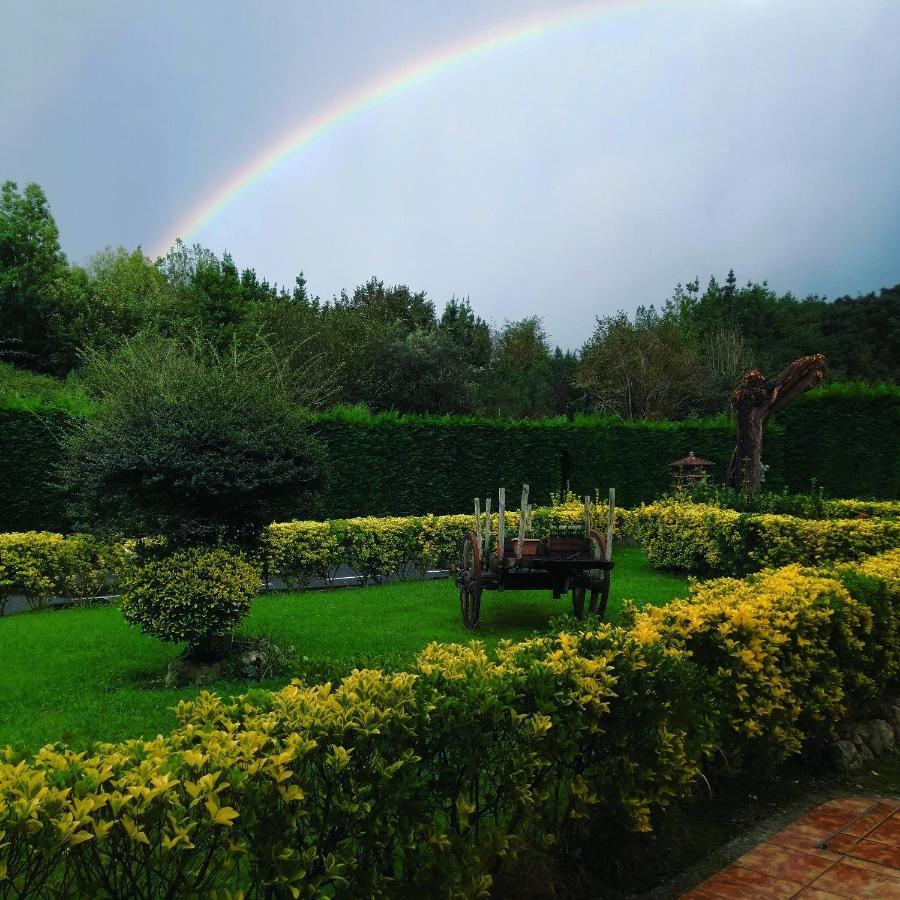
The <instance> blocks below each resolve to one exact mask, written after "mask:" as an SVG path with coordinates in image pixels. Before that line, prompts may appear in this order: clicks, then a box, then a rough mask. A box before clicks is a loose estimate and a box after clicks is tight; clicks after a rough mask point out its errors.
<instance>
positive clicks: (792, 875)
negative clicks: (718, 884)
mask: <svg viewBox="0 0 900 900" xmlns="http://www.w3.org/2000/svg"><path fill="white" fill-rule="evenodd" d="M831 863H832V860H830V859H822V858H821V857H819V856H813V855H812V854H810V853H802V852H801V851H799V850H790V849H788V848H787V847H779V846H778V844H772V843H769V842H768V841H766V842H765V843H762V844H760V845H759V846H758V847H754V848H753V849H752V850H751V851H750V852H749V853H745V854H744V855H743V856H741V857H740V858H739V859H736V860H735V864H736V865H738V866H744V868H746V869H753V870H754V871H756V872H762V873H763V874H764V875H774V876H775V877H776V878H783V879H785V880H786V881H796V882H798V883H799V884H809V883H810V882H811V881H814V880H815V879H816V878H818V877H819V875H821V874H822V873H823V872H824V871H825V870H826V869H827V868H828V867H829V866H830V865H831Z"/></svg>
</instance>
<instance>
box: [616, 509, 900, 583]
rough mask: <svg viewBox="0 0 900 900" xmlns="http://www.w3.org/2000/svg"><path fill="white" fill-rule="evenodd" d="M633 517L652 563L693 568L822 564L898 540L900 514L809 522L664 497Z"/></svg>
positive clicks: (735, 569) (873, 550) (635, 533)
mask: <svg viewBox="0 0 900 900" xmlns="http://www.w3.org/2000/svg"><path fill="white" fill-rule="evenodd" d="M630 520H631V533H632V535H633V537H634V539H635V540H636V541H637V542H638V543H639V544H640V545H641V547H642V548H643V550H644V552H645V553H646V554H647V557H648V559H649V560H650V562H651V564H652V565H654V566H655V567H657V568H663V569H677V570H680V571H683V572H693V573H697V574H705V573H728V574H740V573H743V572H747V571H753V570H754V569H760V568H764V567H767V566H784V565H787V564H789V563H794V562H796V563H801V564H802V565H812V566H815V565H824V564H827V563H831V562H842V561H845V560H854V559H860V558H861V557H863V556H866V555H869V554H872V553H879V552H882V551H884V550H888V549H890V548H892V547H896V546H897V544H898V543H900V520H897V519H893V518H890V517H881V518H871V519H860V518H852V519H822V520H813V519H801V518H797V517H795V516H784V515H770V514H750V513H740V512H736V511H734V510H731V509H725V508H723V507H719V506H712V505H709V504H703V503H685V502H677V501H665V502H660V503H653V504H649V505H647V506H642V507H640V508H639V509H636V510H633V511H632V512H631V516H630Z"/></svg>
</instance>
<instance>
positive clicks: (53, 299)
mask: <svg viewBox="0 0 900 900" xmlns="http://www.w3.org/2000/svg"><path fill="white" fill-rule="evenodd" d="M153 336H157V337H162V338H176V339H179V340H190V341H195V340H202V341H204V342H206V343H207V344H209V345H210V346H212V347H214V348H216V349H217V350H219V351H225V350H227V349H229V348H256V351H259V348H260V347H263V346H264V347H265V348H266V351H265V352H268V353H271V354H272V356H273V358H277V359H278V360H279V369H283V368H286V369H287V370H290V371H293V372H294V373H295V375H300V376H302V380H303V381H304V382H305V385H306V390H305V391H304V395H305V397H306V398H307V399H308V402H311V403H313V404H315V405H319V406H330V405H335V404H339V403H344V404H356V403H362V404H365V405H366V406H368V407H369V408H370V409H372V410H374V411H380V410H386V409H395V410H399V411H402V412H429V413H438V414H442V413H470V414H477V415H485V416H512V417H521V418H537V417H545V416H555V415H572V414H575V413H578V412H605V413H611V414H617V415H620V416H622V417H623V418H626V419H634V418H650V419H666V418H670V419H678V418H683V417H685V416H688V415H690V414H692V413H701V414H708V413H715V412H719V411H722V410H724V409H725V408H726V407H727V403H728V397H729V395H730V392H731V391H732V389H733V387H734V385H735V384H736V382H737V381H738V379H739V378H740V377H741V375H742V374H743V373H744V372H746V371H747V370H748V369H750V368H754V367H757V368H762V369H763V370H765V371H766V372H767V373H769V374H774V373H775V372H777V371H778V370H780V369H781V368H782V367H783V366H785V365H786V364H787V363H788V362H790V361H791V360H792V359H795V358H797V357H799V356H803V355H806V354H811V353H824V354H825V355H826V356H827V358H828V362H829V377H830V378H831V379H839V380H844V379H846V380H850V379H853V380H864V381H869V382H879V381H888V382H895V383H896V382H897V381H898V376H900V285H895V286H894V287H892V288H885V289H883V290H881V291H880V292H879V293H878V294H874V293H873V294H868V295H866V296H860V297H842V298H839V299H837V300H834V301H828V300H826V299H825V298H822V297H819V296H807V297H802V298H799V297H795V296H794V295H792V294H790V293H787V294H781V295H779V294H777V293H776V292H775V291H773V290H772V289H771V288H770V287H769V286H768V285H767V284H766V283H765V282H761V283H757V282H750V283H748V284H746V285H744V286H740V285H739V284H738V283H737V279H736V277H735V275H734V273H733V272H729V273H728V276H727V277H726V278H725V280H724V281H723V282H722V283H720V282H719V281H717V280H716V279H715V278H711V279H710V280H709V283H708V284H707V285H706V287H705V288H701V286H700V283H699V280H698V279H695V280H693V281H690V282H688V283H686V284H683V285H682V284H679V285H677V286H676V287H675V289H674V291H673V292H672V295H671V296H670V297H668V298H666V299H664V300H663V302H662V303H661V304H660V305H659V306H658V307H657V306H655V305H652V306H640V307H638V309H637V311H636V312H635V313H634V314H632V315H629V314H627V313H626V312H624V311H620V312H618V313H616V314H615V315H611V316H599V317H597V319H596V322H595V323H594V326H593V331H592V333H591V334H590V336H589V337H588V339H587V340H586V341H585V343H584V345H583V346H582V347H581V348H579V349H578V350H564V349H562V348H560V347H553V346H552V345H551V342H550V340H549V338H548V335H547V332H546V330H545V328H544V326H543V323H542V321H541V319H540V318H538V317H537V316H527V317H525V318H522V319H519V320H515V321H506V322H504V323H503V324H502V325H495V324H492V323H489V322H488V321H486V320H485V319H484V318H482V317H481V316H480V315H478V313H477V312H476V311H475V309H474V308H473V306H472V304H471V303H470V301H469V299H468V298H466V299H459V298H455V297H452V298H450V299H449V300H447V301H446V302H445V303H444V304H443V307H442V308H441V309H440V310H439V309H438V307H437V306H436V305H435V303H434V302H433V301H432V300H431V299H429V298H428V297H427V295H426V294H425V292H422V291H418V292H417V291H414V290H411V289H410V288H409V287H407V286H406V285H386V284H385V283H384V282H383V281H381V280H378V279H377V278H372V279H370V280H369V281H367V282H366V283H365V284H362V285H359V286H358V287H356V288H355V289H354V290H353V291H352V292H349V293H348V292H344V291H342V292H341V294H340V295H339V296H336V297H333V298H332V299H330V300H327V301H323V300H322V299H320V298H319V297H316V296H312V295H311V293H310V292H309V290H308V288H307V283H306V280H305V278H304V276H303V274H302V273H301V274H300V275H298V276H297V278H296V279H295V282H294V284H293V285H292V286H290V287H285V286H281V285H276V284H273V283H270V282H269V281H267V280H266V279H265V278H262V277H260V276H259V275H258V274H257V273H256V271H255V270H254V269H252V268H244V269H239V268H238V266H237V265H236V263H235V261H234V260H233V258H232V257H231V255H230V254H228V253H225V254H223V255H222V256H221V257H220V256H218V255H216V254H215V253H213V252H212V251H211V250H209V249H206V248H204V247H202V246H200V245H197V244H195V245H193V246H188V245H186V244H184V243H182V242H178V243H176V244H175V246H174V247H173V248H172V249H171V250H170V251H169V252H168V253H167V254H166V255H165V256H164V257H162V258H160V259H157V260H155V261H153V260H150V259H148V258H147V257H146V256H145V255H144V253H143V252H142V251H141V250H140V248H138V249H136V250H134V251H128V250H125V249H123V248H116V249H112V248H105V249H103V250H100V251H98V252H97V253H95V254H94V255H93V256H92V257H91V258H90V259H89V260H88V261H87V262H86V263H85V264H83V265H77V264H72V263H70V262H69V261H68V260H67V259H66V257H65V255H64V254H63V252H62V250H61V248H60V243H59V232H58V229H57V226H56V223H55V221H54V219H53V215H52V213H51V210H50V206H49V203H48V201H47V197H46V195H45V194H44V192H43V190H42V189H41V188H40V186H39V185H37V184H29V185H27V186H26V187H25V188H24V189H22V190H20V189H19V188H18V186H17V185H16V184H15V183H14V182H10V181H7V182H5V183H4V184H3V185H2V189H0V358H3V359H5V360H7V361H10V362H12V363H14V364H15V365H17V366H19V367H22V368H27V369H31V370H33V371H37V372H44V373H49V374H53V375H57V376H66V375H68V374H69V373H72V372H73V371H77V370H79V369H80V367H81V366H82V363H83V360H84V359H85V354H89V353H94V354H96V353H105V352H114V351H115V350H117V348H119V347H121V346H122V345H123V344H124V343H125V342H126V341H129V340H131V339H135V338H140V339H146V338H148V337H153Z"/></svg>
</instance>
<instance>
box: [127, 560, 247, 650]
mask: <svg viewBox="0 0 900 900" xmlns="http://www.w3.org/2000/svg"><path fill="white" fill-rule="evenodd" d="M259 582H260V575H259V571H258V570H257V569H256V568H255V567H254V566H252V565H250V563H248V562H246V561H245V560H244V559H243V558H242V557H240V556H236V555H235V554H233V553H229V552H228V551H227V550H224V549H221V548H206V547H192V548H187V549H182V550H176V551H174V552H173V553H169V554H168V555H166V556H163V557H161V558H158V559H154V558H149V559H146V560H143V561H141V562H140V563H138V564H136V565H134V566H133V567H132V569H131V570H130V572H129V574H128V575H127V577H126V579H125V583H124V585H123V588H122V597H121V608H122V615H123V616H124V617H125V620H126V621H127V622H130V623H131V624H132V625H140V627H141V630H142V631H143V632H144V633H145V634H151V635H153V636H154V637H157V638H159V639H160V640H163V641H173V642H175V643H182V642H184V643H186V644H188V646H189V647H190V648H191V650H192V651H193V652H195V653H200V654H207V653H210V652H211V651H212V650H213V644H215V642H216V640H217V639H219V638H222V637H226V636H227V635H230V634H231V632H232V631H233V630H234V628H235V627H236V626H237V625H238V624H239V623H240V621H241V619H243V618H244V616H246V615H247V613H249V612H250V603H251V602H252V600H253V598H254V597H255V596H256V595H257V593H259Z"/></svg>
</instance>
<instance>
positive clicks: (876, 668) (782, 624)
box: [0, 550, 900, 898]
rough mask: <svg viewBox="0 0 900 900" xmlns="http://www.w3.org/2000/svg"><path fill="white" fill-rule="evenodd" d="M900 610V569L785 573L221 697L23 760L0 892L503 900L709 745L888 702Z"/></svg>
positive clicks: (647, 815) (830, 721)
mask: <svg viewBox="0 0 900 900" xmlns="http://www.w3.org/2000/svg"><path fill="white" fill-rule="evenodd" d="M858 591H859V592H858ZM898 613H900V551H896V550H894V551H891V552H890V553H886V554H883V555H881V556H879V557H875V558H871V559H868V560H866V561H865V562H863V563H861V564H858V565H846V566H840V567H835V568H833V569H804V568H801V567H800V566H796V565H793V566H788V567H786V568H784V569H780V570H774V571H767V572H764V573H761V574H759V575H756V576H753V577H752V578H750V579H747V580H746V581H738V580H735V579H720V580H718V581H713V582H707V583H704V584H697V585H695V586H694V588H693V589H692V592H691V595H690V596H689V597H688V598H687V599H684V600H679V601H675V602H673V603H671V604H670V605H669V606H668V607H665V608H662V609H644V610H643V611H640V612H634V611H632V613H631V621H630V622H629V623H628V625H627V626H626V627H621V626H612V625H608V624H598V623H596V622H590V621H587V622H585V623H582V624H578V623H575V622H572V623H569V624H567V625H566V626H565V627H564V628H562V630H557V631H556V632H555V633H552V634H548V635H545V636H538V637H535V638H532V639H529V640H526V641H521V642H518V643H505V644H503V645H501V647H500V648H499V649H498V651H497V653H496V654H495V655H494V656H493V657H491V656H489V655H488V654H487V653H486V652H485V650H484V647H483V646H482V645H480V644H478V643H477V642H473V643H471V644H469V645H467V646H460V645H446V644H432V645H430V646H429V647H428V648H426V649H425V651H423V653H422V654H421V655H420V656H419V658H418V659H417V661H416V663H415V665H414V666H413V667H412V669H411V671H409V672H399V673H394V674H385V673H382V672H379V671H375V670H364V671H354V672H353V673H352V674H351V675H349V676H347V677H346V678H344V679H343V680H342V681H341V682H340V683H339V684H337V685H332V684H317V685H307V684H303V683H300V682H294V683H292V684H290V685H288V686H287V687H285V688H283V689H282V690H280V691H276V692H264V691H256V692H253V693H251V694H248V695H246V696H244V697H241V698H238V699H236V700H234V701H231V702H224V701H223V700H221V699H219V698H218V697H216V696H214V695H212V694H208V693H204V694H201V695H200V696H199V697H198V698H197V699H196V700H192V701H182V702H181V703H180V704H179V705H178V708H177V715H178V719H179V725H178V727H177V728H176V729H175V730H174V731H173V732H172V733H171V734H169V735H167V736H165V737H159V738H157V739H156V740H154V741H126V742H124V743H121V744H115V745H103V746H100V747H97V748H95V749H94V750H92V751H90V752H88V753H79V752H76V751H73V750H69V749H66V748H62V747H45V748H44V749H43V750H41V751H40V752H39V753H38V754H37V755H36V756H34V757H33V758H30V759H20V758H17V757H15V756H14V754H13V753H12V751H10V750H8V749H7V750H6V751H5V752H3V753H2V754H0V897H37V898H43V897H47V898H50V897H66V896H91V895H97V896H120V897H158V896H170V897H194V896H217V897H238V896H241V897H246V898H257V897H259V898H262V897H266V898H268V897H309V898H312V897H322V896H327V897H334V898H355V897H362V896H365V897H388V896H408V897H424V896H444V897H452V898H464V897H478V896H486V895H487V894H488V892H489V891H490V889H491V885H492V882H493V878H494V876H495V875H496V874H498V873H500V874H502V873H504V872H515V871H516V867H517V861H519V860H521V859H522V857H523V855H524V854H528V855H529V856H532V857H536V856H539V855H541V854H552V855H553V856H555V857H556V858H557V859H560V858H565V857H566V856H567V855H569V854H574V853H577V852H579V851H583V850H585V849H587V848H591V847H596V846H597V841H598V840H603V839H609V838H610V837H612V836H616V835H621V833H622V832H623V831H647V830H649V829H651V828H652V827H653V825H654V823H655V821H656V819H657V816H658V814H659V813H660V812H661V811H662V810H664V809H665V808H666V807H667V806H669V805H671V804H672V803H675V802H677V800H678V799H679V798H680V797H683V796H684V795H685V794H686V793H687V792H688V791H689V790H690V789H691V786H692V784H693V783H694V781H695V780H696V779H697V778H699V777H700V775H701V773H702V772H703V770H704V768H707V767H708V766H709V764H710V761H711V760H712V759H713V758H714V756H717V755H718V754H717V751H718V750H722V751H724V753H725V754H726V755H727V756H728V757H729V760H730V761H731V763H732V764H735V763H738V762H740V761H741V760H743V761H745V762H753V763H768V764H774V763H777V762H779V761H780V760H783V759H784V758H786V757H788V756H790V755H792V754H796V753H797V752H798V751H800V750H801V749H803V748H804V747H806V746H807V745H809V744H810V742H814V741H817V740H819V739H821V738H822V737H825V736H827V735H828V734H829V732H830V730H831V729H832V728H833V727H834V725H835V723H836V722H837V721H838V720H839V719H840V718H841V717H842V716H843V715H844V714H845V713H846V712H847V711H848V709H851V708H852V707H853V705H854V704H855V703H857V702H860V701H861V700H863V699H865V698H867V697H872V696H875V695H877V694H878V693H879V692H880V691H882V690H884V688H885V687H887V686H888V684H889V683H890V682H891V680H894V681H896V678H897V674H898V673H897V666H896V660H897V658H898V651H900V646H898V630H897V628H896V620H897V615H898ZM882 642H889V643H890V646H886V645H883V643H882Z"/></svg>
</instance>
